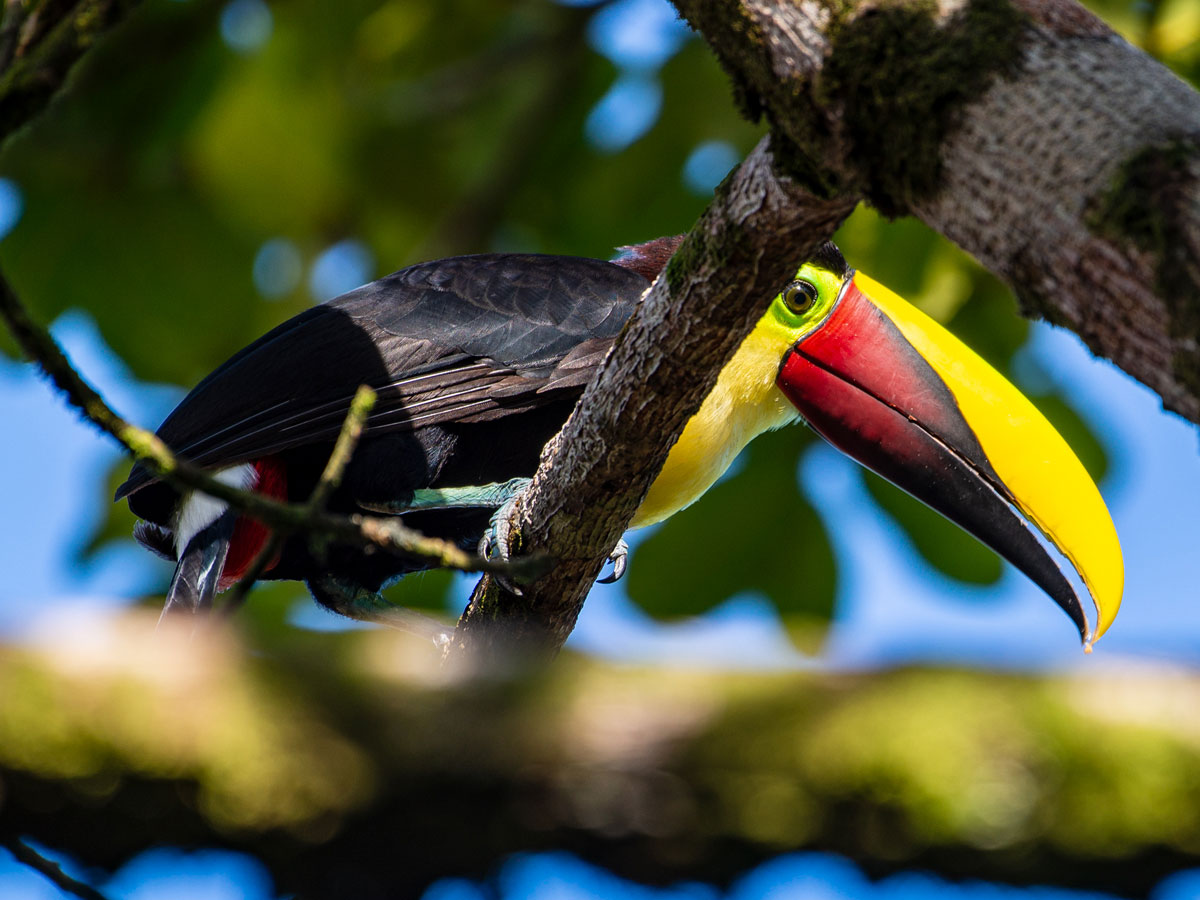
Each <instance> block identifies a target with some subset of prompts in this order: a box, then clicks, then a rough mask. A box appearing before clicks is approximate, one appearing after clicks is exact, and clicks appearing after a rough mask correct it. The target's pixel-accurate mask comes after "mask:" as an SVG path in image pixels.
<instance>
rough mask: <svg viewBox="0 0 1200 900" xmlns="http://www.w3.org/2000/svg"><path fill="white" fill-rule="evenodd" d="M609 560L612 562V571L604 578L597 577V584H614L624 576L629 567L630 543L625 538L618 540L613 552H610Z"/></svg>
mask: <svg viewBox="0 0 1200 900" xmlns="http://www.w3.org/2000/svg"><path fill="white" fill-rule="evenodd" d="M608 561H609V562H611V563H612V571H611V572H609V573H608V574H607V575H605V576H604V577H603V578H598V579H596V583H597V584H613V583H614V582H617V581H620V580H621V578H622V576H624V574H625V570H626V569H627V568H628V567H629V545H628V544H627V543H625V538H621V539H620V540H619V541H617V546H615V547H613V549H612V553H610V554H608Z"/></svg>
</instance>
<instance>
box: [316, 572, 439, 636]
mask: <svg viewBox="0 0 1200 900" xmlns="http://www.w3.org/2000/svg"><path fill="white" fill-rule="evenodd" d="M305 583H306V584H307V585H308V589H309V591H311V592H312V595H313V598H314V599H315V600H316V601H317V602H318V603H320V604H321V605H322V606H324V607H326V608H327V609H331V610H333V611H334V612H335V613H338V614H339V615H343V616H346V617H347V618H350V619H358V620H359V621H361V622H376V623H378V624H380V625H388V626H390V627H392V628H398V629H399V630H401V631H407V632H410V633H411V634H418V635H421V636H422V637H427V638H429V639H430V640H432V641H433V642H434V643H435V644H443V643H445V642H446V641H447V640H449V639H450V634H451V632H453V630H454V628H453V626H447V625H444V624H442V623H441V622H439V621H438V620H437V619H434V618H431V617H430V616H423V615H421V614H420V613H419V612H414V611H413V610H411V609H405V608H404V607H402V606H396V605H395V604H394V603H389V602H388V600H387V598H386V597H384V596H383V595H382V594H380V593H379V592H378V591H372V590H370V589H368V588H365V587H363V586H362V585H361V584H359V583H357V582H356V581H354V580H353V579H349V578H339V577H337V576H336V575H321V576H318V577H316V578H310V579H308V581H307V582H305Z"/></svg>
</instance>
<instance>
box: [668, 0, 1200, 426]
mask: <svg viewBox="0 0 1200 900" xmlns="http://www.w3.org/2000/svg"><path fill="white" fill-rule="evenodd" d="M675 4H676V6H677V7H678V8H679V10H680V12H681V13H682V14H683V15H684V16H685V17H686V18H687V19H688V21H689V22H691V24H692V25H693V26H694V27H695V28H697V29H698V30H699V31H701V32H702V33H703V34H704V36H705V38H706V39H707V40H708V42H709V43H710V44H711V45H712V47H713V49H714V50H715V51H716V54H717V56H718V58H719V59H720V60H721V61H722V63H723V64H724V66H725V68H726V70H727V71H728V72H729V73H730V75H731V77H732V78H733V81H734V87H735V94H736V95H737V96H738V97H740V98H741V99H742V101H743V106H744V108H745V109H746V110H747V112H749V113H750V114H752V115H757V114H758V113H760V112H761V113H765V114H766V116H767V118H768V120H769V121H770V122H771V125H772V128H773V130H774V132H775V133H776V135H778V136H780V137H784V138H786V139H787V142H786V143H785V144H784V146H789V147H790V148H791V153H790V156H789V157H788V162H789V163H790V166H791V168H792V170H793V171H795V172H798V173H804V175H805V176H806V177H808V178H809V179H810V180H811V181H812V182H813V183H814V184H820V185H824V186H826V187H828V188H830V189H836V190H847V189H850V190H860V191H862V192H863V193H864V194H865V195H866V196H867V197H868V199H869V200H870V201H871V202H872V203H874V204H875V205H876V206H877V207H878V208H879V209H880V210H881V211H883V212H884V213H885V214H887V215H903V214H909V213H911V214H914V215H916V216H918V217H919V218H921V219H922V220H924V221H925V222H926V224H928V225H929V226H930V227H932V228H934V229H936V230H937V231H940V232H941V233H942V234H944V235H946V236H947V237H949V238H950V239H951V240H953V241H955V242H956V243H957V244H959V245H960V246H961V247H963V248H964V249H965V250H967V251H968V252H970V253H972V254H973V255H974V256H975V257H976V258H978V259H979V260H980V262H982V263H983V264H984V265H985V266H987V267H988V268H989V269H991V270H992V271H993V272H995V273H996V274H998V275H999V276H1000V277H1002V278H1004V279H1005V280H1006V281H1007V282H1008V283H1009V284H1010V285H1012V287H1013V289H1014V290H1015V291H1016V293H1017V296H1018V298H1019V299H1020V301H1021V303H1022V306H1023V308H1024V311H1025V313H1026V314H1027V315H1031V316H1037V317H1043V318H1045V319H1047V320H1048V321H1050V322H1052V323H1054V324H1056V325H1061V326H1064V327H1067V328H1070V329H1071V330H1073V331H1075V332H1076V333H1077V334H1079V335H1080V336H1081V337H1082V338H1083V339H1084V341H1085V342H1087V344H1088V345H1089V347H1091V349H1092V350H1093V351H1095V352H1096V353H1098V354H1100V355H1102V356H1106V357H1108V358H1109V359H1112V360H1113V361H1114V362H1116V363H1117V364H1118V365H1120V366H1121V367H1122V368H1124V369H1125V370H1126V371H1127V372H1129V373H1130V374H1131V375H1133V376H1134V377H1135V378H1137V379H1139V380H1140V381H1142V382H1144V383H1145V384H1147V385H1149V386H1150V387H1152V388H1153V389H1154V390H1156V391H1157V392H1158V393H1159V394H1160V395H1161V396H1162V398H1163V402H1164V404H1165V405H1166V406H1167V407H1168V408H1170V409H1173V410H1175V411H1176V412H1179V413H1181V414H1182V415H1184V416H1186V417H1187V418H1189V419H1191V420H1192V421H1194V422H1200V343H1198V339H1200V300H1198V299H1197V298H1198V297H1200V263H1198V262H1197V260H1200V95H1198V94H1197V93H1196V91H1194V90H1192V89H1191V88H1190V87H1189V86H1188V85H1186V84H1185V83H1183V82H1182V81H1180V80H1179V79H1178V78H1177V77H1176V76H1175V75H1173V74H1172V73H1171V72H1169V71H1168V70H1167V69H1166V68H1164V67H1163V66H1161V65H1160V64H1159V63H1157V62H1155V61H1154V60H1152V59H1151V58H1150V57H1148V56H1147V55H1146V54H1145V53H1142V52H1141V51H1140V50H1138V49H1136V48H1134V47H1132V46H1130V45H1129V44H1128V43H1126V42H1125V41H1124V40H1122V39H1121V38H1120V37H1118V36H1117V35H1115V34H1114V33H1113V32H1112V31H1111V30H1110V29H1109V28H1108V27H1107V26H1106V25H1104V23H1102V22H1101V21H1100V20H1099V19H1097V18H1095V17H1094V16H1093V15H1092V14H1091V13H1089V12H1087V11H1086V10H1084V9H1083V8H1082V7H1081V6H1079V5H1078V4H1077V3H1075V2H1074V0H952V2H943V3H940V4H933V3H928V2H925V0H894V2H889V3H887V4H880V3H876V2H873V0H851V2H847V3H843V4H829V3H827V2H824V0H800V2H792V0H788V2H781V0H738V2H731V3H720V4H715V3H708V2H706V0H675Z"/></svg>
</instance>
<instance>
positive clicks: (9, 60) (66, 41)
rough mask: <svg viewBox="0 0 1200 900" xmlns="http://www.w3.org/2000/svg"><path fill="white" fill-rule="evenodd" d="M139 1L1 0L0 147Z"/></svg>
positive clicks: (38, 110) (48, 99)
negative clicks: (2, 2)
mask: <svg viewBox="0 0 1200 900" xmlns="http://www.w3.org/2000/svg"><path fill="white" fill-rule="evenodd" d="M138 5H139V0H74V2H72V0H24V2H22V0H4V10H3V14H2V15H0V141H2V140H3V139H4V138H6V137H8V136H9V135H10V134H12V133H13V132H14V131H16V130H17V129H18V128H20V127H21V126H22V125H24V124H25V123H26V122H27V121H29V120H30V119H31V118H33V117H34V116H35V115H37V114H38V113H39V112H41V111H42V110H43V109H44V108H45V107H46V104H47V103H49V102H50V99H51V98H52V97H53V96H54V94H55V93H57V91H58V90H59V89H60V88H61V87H62V85H63V84H64V83H65V81H66V79H67V75H68V73H69V72H70V70H71V67H72V66H74V65H75V63H76V61H77V60H78V59H79V58H80V57H81V56H82V55H83V54H84V53H85V52H86V51H87V50H88V49H89V48H90V47H91V46H92V45H93V44H94V43H95V42H96V40H97V39H98V38H99V37H100V36H101V35H102V34H103V33H104V32H105V31H107V30H108V29H109V28H111V27H112V26H113V25H115V24H116V23H117V22H118V21H120V20H121V19H123V18H124V17H125V16H126V15H127V14H128V13H129V11H130V10H132V9H133V8H134V7H136V6H138Z"/></svg>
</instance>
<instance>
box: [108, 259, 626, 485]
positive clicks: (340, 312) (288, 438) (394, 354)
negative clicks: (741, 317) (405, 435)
mask: <svg viewBox="0 0 1200 900" xmlns="http://www.w3.org/2000/svg"><path fill="white" fill-rule="evenodd" d="M647 286H648V282H647V281H646V279H645V278H643V277H642V276H641V275H639V274H637V273H635V272H632V271H630V270H628V269H625V268H622V267H620V266H617V265H614V264H612V263H607V262H603V261H601V260H594V259H584V258H579V257H561V256H541V255H533V254H487V255H480V256H463V257H455V258H452V259H443V260H437V261H434V262H428V263H420V264H418V265H415V266H410V267H409V268H407V269H402V270H401V271H399V272H396V273H394V274H392V275H389V276H387V277H385V278H381V279H379V280H378V281H375V282H372V283H371V284H367V285H364V286H363V287H361V288H358V289H356V290H354V291H351V292H349V293H347V294H343V295H342V296H340V297H337V298H335V299H333V300H331V301H329V302H328V303H325V304H323V305H321V306H317V307H314V308H312V309H310V310H306V311H305V312H303V313H301V314H299V315H298V316H295V317H294V318H292V319H290V320H288V321H287V322H284V323H283V324H282V325H279V326H278V327H276V328H275V329H273V330H272V331H270V332H268V333H267V334H265V335H263V337H261V338H259V339H258V340H257V341H255V342H254V343H252V344H250V345H249V346H247V347H246V348H244V349H242V350H241V351H239V352H238V353H236V354H235V355H234V356H233V357H231V358H230V359H229V360H228V361H227V362H226V363H225V364H224V365H222V366H220V367H219V368H218V369H216V370H215V371H214V372H212V373H211V374H210V375H208V376H207V377H206V378H205V379H204V380H203V381H201V382H200V384H198V385H197V386H196V388H195V389H194V390H193V391H192V392H191V393H190V394H188V396H187V397H186V398H184V400H183V402H181V403H180V404H179V406H178V407H176V409H175V410H174V412H172V413H171V414H170V415H169V416H168V417H167V419H166V420H165V421H164V422H163V424H162V425H161V426H160V428H159V429H158V435H159V437H161V438H162V439H163V440H164V441H165V442H166V443H167V444H168V446H171V447H173V448H174V449H175V450H176V451H177V452H178V453H179V454H180V455H181V456H183V457H185V458H187V459H190V460H191V461H192V462H195V463H197V464H198V465H202V466H208V467H223V466H227V465H234V464H236V463H239V462H244V461H246V460H250V459H254V458H257V457H260V456H265V455H268V454H272V453H279V452H281V451H284V450H288V449H290V448H293V447H299V446H303V445H306V444H313V443H320V442H324V441H331V440H333V439H334V438H335V437H336V436H337V433H338V431H339V430H340V428H341V424H342V420H343V419H344V417H345V415H346V410H347V409H348V407H349V403H350V398H351V397H353V395H354V392H355V391H356V390H357V388H358V386H359V385H360V384H368V385H370V386H371V387H373V388H375V389H376V390H377V391H379V397H378V400H377V402H376V406H375V409H374V411H373V412H372V414H371V417H370V419H369V420H368V427H369V429H370V431H371V432H373V433H376V434H378V433H381V432H390V431H405V430H412V429H414V428H420V427H422V426H425V425H431V424H437V423H446V422H470V421H483V420H486V419H490V418H495V417H498V416H501V415H505V414H508V413H509V412H512V411H517V410H522V409H529V408H531V407H533V406H536V405H539V404H541V403H544V402H548V401H549V400H550V399H553V397H555V396H561V391H563V390H575V391H578V390H580V389H581V388H582V386H583V385H585V384H586V383H587V381H588V380H589V378H590V376H591V372H592V370H593V368H594V366H596V365H598V364H599V362H600V360H602V359H603V356H604V353H605V352H607V349H608V347H609V346H610V345H611V343H612V341H613V339H614V338H615V337H616V335H617V334H618V333H619V332H620V330H621V328H622V326H623V325H624V323H625V322H626V320H627V319H628V318H629V316H630V315H631V314H632V313H633V309H634V307H635V306H636V304H637V302H638V300H639V298H640V297H641V295H642V293H643V292H644V290H645V289H646V287H647ZM154 480H155V479H154V476H153V475H152V474H151V473H150V472H149V471H148V470H147V469H145V468H144V467H143V466H142V465H141V464H140V463H139V464H138V465H135V466H134V469H133V471H132V472H131V473H130V477H129V479H128V480H127V481H126V482H125V483H124V484H123V485H121V487H120V488H119V489H118V491H117V499H120V498H121V497H125V496H128V495H129V494H131V493H133V492H134V491H136V490H138V489H139V488H141V487H144V486H145V485H147V484H150V483H151V482H153V481H154Z"/></svg>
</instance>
